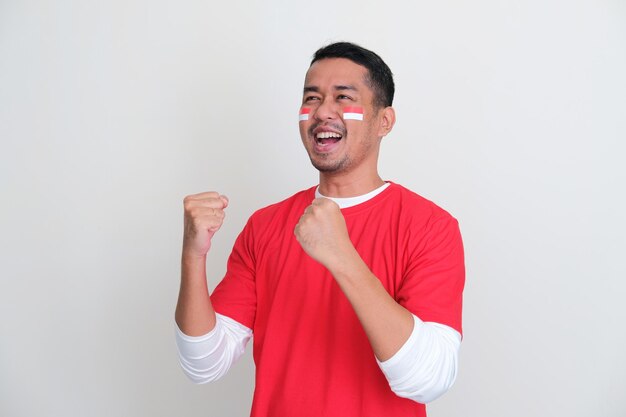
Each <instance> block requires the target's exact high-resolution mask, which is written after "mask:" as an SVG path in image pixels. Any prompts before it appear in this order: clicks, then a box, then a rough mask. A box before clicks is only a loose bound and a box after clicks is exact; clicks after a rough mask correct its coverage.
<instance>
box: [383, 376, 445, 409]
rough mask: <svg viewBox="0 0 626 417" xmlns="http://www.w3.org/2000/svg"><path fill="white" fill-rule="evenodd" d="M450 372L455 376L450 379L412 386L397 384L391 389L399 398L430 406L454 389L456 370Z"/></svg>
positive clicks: (436, 379)
mask: <svg viewBox="0 0 626 417" xmlns="http://www.w3.org/2000/svg"><path fill="white" fill-rule="evenodd" d="M450 371H451V372H453V373H454V374H453V375H451V376H450V377H448V378H444V377H438V378H432V379H425V380H422V381H419V382H418V383H417V382H416V383H414V384H411V385H403V384H397V385H390V387H391V390H392V391H393V392H394V394H396V395H397V396H398V397H402V398H407V399H409V400H412V401H415V402H418V403H420V404H428V403H430V402H432V401H434V400H436V399H437V398H439V397H441V396H442V395H443V394H445V393H446V392H448V390H449V389H450V388H452V385H454V382H455V380H456V369H454V370H450Z"/></svg>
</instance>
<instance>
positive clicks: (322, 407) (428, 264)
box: [211, 183, 465, 417]
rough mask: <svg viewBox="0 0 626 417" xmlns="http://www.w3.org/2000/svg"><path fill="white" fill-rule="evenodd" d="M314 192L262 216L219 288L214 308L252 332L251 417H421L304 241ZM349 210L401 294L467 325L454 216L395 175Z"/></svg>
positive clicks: (378, 266)
mask: <svg viewBox="0 0 626 417" xmlns="http://www.w3.org/2000/svg"><path fill="white" fill-rule="evenodd" d="M314 198H315V187H313V188H310V189H308V190H305V191H302V192H299V193H297V194H295V195H294V196H292V197H290V198H288V199H287V200H285V201H282V202H280V203H277V204H274V205H271V206H268V207H266V208H263V209H261V210H259V211H257V212H256V213H254V214H253V215H252V216H251V217H250V219H249V221H248V223H247V225H246V226H245V228H244V230H243V231H242V232H241V234H240V235H239V237H238V238H237V241H236V242H235V245H234V248H233V251H232V253H231V255H230V258H229V260H228V268H227V272H226V276H225V277H224V279H223V280H222V281H221V282H220V284H219V285H218V286H217V288H216V289H215V291H214V292H213V294H212V295H211V300H212V302H213V306H214V308H215V310H216V311H217V312H218V313H220V314H223V315H226V316H228V317H231V318H232V319H234V320H236V321H238V322H239V323H241V324H243V325H244V326H246V327H249V328H251V329H252V330H253V331H254V339H253V340H254V351H253V354H254V361H255V364H256V387H255V392H254V399H253V404H252V414H251V415H252V417H292V416H293V417H307V416H315V417H319V416H337V417H352V416H354V417H356V416H359V417H365V416H376V417H378V416H385V415H387V416H394V417H399V416H425V415H426V411H425V406H424V405H422V404H418V403H416V402H414V401H412V400H408V399H405V398H400V397H398V396H397V395H395V394H394V393H393V392H392V391H391V389H390V388H389V385H388V383H387V380H386V379H385V376H384V375H383V373H382V371H381V370H380V368H379V367H378V364H377V363H376V359H375V356H374V353H373V351H372V348H371V346H370V344H369V341H368V339H367V337H366V335H365V332H364V330H363V328H362V326H361V324H360V322H359V320H358V319H357V316H356V314H355V313H354V310H353V309H352V307H351V305H350V304H349V302H348V300H347V298H346V297H345V295H344V294H343V292H342V291H341V289H340V288H339V286H338V285H337V283H336V282H335V280H334V278H333V277H332V275H331V274H330V273H329V272H328V270H326V269H325V268H324V267H323V266H322V265H321V264H319V263H317V262H316V261H314V260H313V259H312V258H310V257H309V256H308V255H307V254H306V253H305V252H304V250H303V249H302V248H301V246H300V244H299V243H298V242H297V241H296V239H295V236H294V228H295V226H296V224H297V223H298V220H299V219H300V216H302V214H303V213H304V210H305V208H306V207H307V206H309V205H310V204H311V202H312V201H313V199H314ZM342 213H343V215H344V218H345V220H346V224H347V227H348V232H349V234H350V238H351V240H352V242H353V244H354V245H355V247H356V249H357V251H358V252H359V254H360V255H361V258H363V260H364V261H365V263H366V264H367V265H368V266H369V268H370V270H371V271H372V272H373V273H374V275H376V277H378V279H380V281H381V282H382V284H383V286H384V287H385V289H386V290H387V291H388V292H389V294H391V296H392V297H393V298H394V299H395V300H396V301H397V302H398V303H400V304H401V305H402V306H404V307H405V308H406V309H408V310H409V311H410V312H412V313H413V314H415V315H416V316H417V317H419V318H420V319H421V320H423V321H432V322H437V323H442V324H445V325H448V326H450V327H452V328H454V329H456V330H457V331H459V332H461V331H462V329H461V307H462V292H463V286H464V282H465V269H464V262H463V245H462V242H461V235H460V233H459V229H458V224H457V221H456V220H455V219H454V218H453V217H452V216H450V214H448V213H447V212H446V211H444V210H443V209H441V208H439V207H438V206H436V205H435V204H433V203H432V202H430V201H428V200H426V199H424V198H422V197H420V196H419V195H417V194H415V193H413V192H411V191H409V190H407V189H406V188H404V187H402V186H400V185H397V184H394V183H391V184H390V186H389V187H387V189H385V190H384V191H383V192H381V193H380V194H378V195H377V196H375V197H374V198H372V199H371V200H368V201H366V202H364V203H362V204H359V205H357V206H354V207H350V208H346V209H343V210H342Z"/></svg>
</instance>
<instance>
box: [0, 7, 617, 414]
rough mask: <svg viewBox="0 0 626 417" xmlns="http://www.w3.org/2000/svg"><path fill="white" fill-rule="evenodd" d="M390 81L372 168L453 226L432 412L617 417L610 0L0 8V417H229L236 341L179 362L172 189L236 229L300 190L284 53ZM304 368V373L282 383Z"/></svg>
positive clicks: (238, 410)
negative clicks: (461, 261) (447, 377)
mask: <svg viewBox="0 0 626 417" xmlns="http://www.w3.org/2000/svg"><path fill="white" fill-rule="evenodd" d="M334 40H351V41H355V42H358V43H362V44H363V45H364V46H367V47H369V48H371V49H373V50H375V51H377V52H378V53H379V54H380V55H382V56H383V58H384V59H385V60H386V61H387V62H388V64H389V65H390V66H391V68H392V70H393V71H394V73H395V75H396V81H397V90H398V92H397V99H396V102H395V107H396V109H397V115H398V122H397V125H396V128H395V130H394V131H393V132H392V134H391V135H389V136H388V137H387V138H385V140H384V143H383V150H382V155H381V161H380V166H381V174H382V176H383V177H384V178H385V179H390V180H394V181H396V182H399V183H401V184H403V185H405V186H407V187H409V188H411V189H413V190H415V191H417V192H418V193H420V194H422V195H424V196H425V197H427V198H430V199H432V200H434V201H436V202H437V203H439V204H440V205H442V206H443V207H445V208H446V209H448V210H449V211H450V212H452V213H453V214H454V215H455V216H456V217H457V218H458V219H459V221H460V224H461V227H462V231H463V234H464V239H465V245H466V253H467V288H466V292H465V300H466V302H465V322H464V324H465V340H464V343H463V346H462V352H461V372H460V376H459V379H458V381H457V384H456V385H455V387H454V388H453V389H452V390H451V392H450V393H448V394H447V395H446V396H444V397H443V398H441V399H439V400H437V401H436V402H434V403H433V404H432V405H431V406H430V407H429V410H430V416H433V417H449V416H464V417H478V416H480V417H502V416H511V417H517V416H519V417H522V416H524V417H526V416H568V417H578V416H581V417H582V416H615V417H617V416H624V415H626V400H624V399H623V394H624V390H625V388H626V361H625V359H624V350H625V348H626V332H624V330H623V329H624V325H623V321H624V319H626V310H625V308H624V301H623V300H624V295H625V294H624V293H625V285H624V283H623V280H624V278H625V277H626V273H625V272H626V267H625V262H624V253H623V252H624V249H625V248H626V244H625V243H626V242H625V241H626V238H625V232H626V230H625V229H626V228H625V221H624V218H623V216H624V211H625V209H626V207H625V206H626V204H625V198H624V197H625V196H624V188H625V187H624V184H625V182H626V181H625V180H626V173H625V168H624V163H623V161H624V155H625V151H626V147H625V145H624V141H625V140H626V81H625V80H626V77H625V74H626V3H625V2H624V1H617V0H615V1H608V0H604V1H602V0H595V1H592V0H589V1H565V0H563V1H556V0H547V1H545V0H544V1H538V0H537V1H496V0H493V1H476V2H465V1H436V2H435V1H428V2H427V1H418V2H409V1H407V2H393V1H391V2H374V1H367V0H359V1H345V2H336V1H325V0H319V1H316V2H296V1H282V2H281V1H264V2H251V1H250V2H219V3H218V2H211V1H190V2H166V1H147V0H135V1H133V0H131V1H120V0H115V1H107V2H102V1H78V0H76V1H70V0H64V1H56V2H46V1H36V0H34V1H9V0H2V1H0V138H1V147H0V186H1V189H0V191H1V204H0V213H1V215H0V222H1V224H0V226H1V229H0V256H1V264H0V338H1V339H0V415H2V416H15V417H18V416H19V417H21V416H29V417H32V416H63V417H74V416H76V417H79V416H80V417H82V416H107V417H111V416H148V415H149V416H180V415H185V416H246V415H247V414H248V412H249V407H250V400H251V395H252V389H253V364H252V361H251V355H250V351H249V350H248V352H247V354H246V356H245V357H244V358H243V360H242V361H241V362H240V363H238V364H237V365H236V366H235V368H234V369H233V370H232V371H231V373H230V374H229V375H228V376H227V377H226V378H225V379H224V380H223V381H220V382H218V383H215V384H213V385H204V386H194V385H192V384H191V383H190V382H188V381H187V380H186V378H185V377H184V376H183V374H182V372H181V371H180V370H179V368H178V365H177V362H176V357H175V348H174V341H173V309H174V305H175V301H176V296H177V290H178V279H179V256H180V244H181V228H182V227H181V226H182V198H183V196H184V195H186V194H189V193H194V192H199V191H204V190H218V191H220V192H223V193H225V194H227V195H228V196H229V197H230V199H231V206H230V207H229V210H228V218H227V222H226V224H225V225H224V227H223V229H222V231H220V233H219V235H218V236H217V237H216V238H215V242H214V250H213V251H212V252H211V254H210V259H209V268H210V270H211V273H210V278H209V280H210V284H211V287H212V286H214V285H215V284H216V283H217V281H218V280H219V278H220V277H221V275H222V274H223V272H224V268H225V261H226V257H227V255H228V253H229V251H230V248H231V246H232V244H233V242H234V239H235V237H236V235H237V233H238V232H239V231H240V230H241V228H242V226H243V224H244V222H245V220H246V219H247V217H248V216H249V215H250V214H251V213H252V212H253V211H254V210H255V209H257V208H259V207H262V206H264V205H267V204H269V203H271V202H274V201H277V200H279V199H282V198H285V197H287V196H289V195H291V194H293V193H294V192H296V191H297V190H299V189H301V188H304V187H308V186H311V185H313V184H315V183H316V180H317V176H316V173H315V171H314V170H313V168H312V167H310V165H309V162H308V159H307V157H306V155H305V152H304V150H303V149H302V148H301V144H300V139H299V135H298V130H297V128H298V127H297V111H298V108H299V103H300V94H301V93H300V92H301V87H302V82H303V77H304V73H305V71H306V69H307V66H308V61H309V59H310V57H311V55H312V53H313V52H314V50H315V49H317V48H318V47H319V46H321V45H323V44H326V43H327V42H329V41H334ZM303 377H304V376H303Z"/></svg>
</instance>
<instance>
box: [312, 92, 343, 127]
mask: <svg viewBox="0 0 626 417" xmlns="http://www.w3.org/2000/svg"><path fill="white" fill-rule="evenodd" d="M314 117H315V118H316V119H317V120H319V121H323V120H333V119H336V118H338V117H339V112H338V108H337V104H336V103H335V102H334V100H333V99H332V98H331V97H327V98H325V99H324V100H323V101H322V102H321V103H320V105H319V106H317V109H315V115H314Z"/></svg>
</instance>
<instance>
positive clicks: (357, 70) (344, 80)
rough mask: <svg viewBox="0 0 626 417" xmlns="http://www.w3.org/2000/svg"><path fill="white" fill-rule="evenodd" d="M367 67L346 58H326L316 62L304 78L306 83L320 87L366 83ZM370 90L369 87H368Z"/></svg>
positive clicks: (358, 85)
mask: <svg viewBox="0 0 626 417" xmlns="http://www.w3.org/2000/svg"><path fill="white" fill-rule="evenodd" d="M366 77H367V68H365V67H364V66H361V65H359V64H355V63H354V62H352V61H350V60H349V59H345V58H326V59H322V60H319V61H317V62H314V63H313V65H311V67H310V68H309V70H308V71H307V73H306V77H305V79H304V85H305V87H306V86H315V87H319V88H324V87H332V86H336V85H353V86H355V87H357V88H358V87H363V86H365V85H366ZM367 90H369V88H368V89H367Z"/></svg>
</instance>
